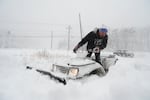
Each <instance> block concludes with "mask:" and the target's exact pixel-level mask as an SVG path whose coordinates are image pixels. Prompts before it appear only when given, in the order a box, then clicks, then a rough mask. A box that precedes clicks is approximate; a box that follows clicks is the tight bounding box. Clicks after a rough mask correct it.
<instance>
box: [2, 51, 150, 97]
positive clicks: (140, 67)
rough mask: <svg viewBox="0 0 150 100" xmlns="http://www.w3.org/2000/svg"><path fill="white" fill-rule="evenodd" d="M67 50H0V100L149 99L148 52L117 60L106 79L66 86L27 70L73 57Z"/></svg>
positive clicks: (73, 82)
mask: <svg viewBox="0 0 150 100" xmlns="http://www.w3.org/2000/svg"><path fill="white" fill-rule="evenodd" d="M74 56H75V54H73V53H71V52H69V53H68V52H66V51H61V52H60V51H47V50H25V49H0V100H150V95H149V94H150V77H149V76H150V63H149V59H150V53H147V52H143V53H137V52H136V53H135V57H134V58H122V57H118V59H119V60H118V62H117V63H116V65H114V66H112V67H110V70H109V73H108V74H107V75H106V76H105V77H101V78H100V77H97V76H92V77H89V78H88V79H86V80H81V81H73V80H70V81H69V82H68V84H67V85H65V86H64V85H63V84H59V83H56V82H54V81H52V80H50V79H49V78H48V77H47V76H44V75H41V74H39V73H37V72H35V71H29V70H26V65H28V64H32V65H33V66H36V64H37V63H36V62H38V64H39V65H40V66H41V67H48V66H49V65H50V64H52V63H54V62H57V61H63V60H64V58H69V57H74Z"/></svg>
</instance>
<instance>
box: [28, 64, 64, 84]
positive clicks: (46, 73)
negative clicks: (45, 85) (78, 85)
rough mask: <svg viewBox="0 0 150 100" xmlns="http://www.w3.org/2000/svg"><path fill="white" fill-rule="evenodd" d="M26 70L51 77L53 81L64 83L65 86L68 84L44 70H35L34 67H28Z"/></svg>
mask: <svg viewBox="0 0 150 100" xmlns="http://www.w3.org/2000/svg"><path fill="white" fill-rule="evenodd" d="M26 69H29V70H33V69H34V70H35V71H37V72H39V73H41V74H43V75H47V76H49V77H50V79H52V80H55V81H58V82H59V83H62V84H63V85H66V84H67V82H66V80H65V79H64V78H60V77H57V76H55V75H53V74H52V73H50V72H47V71H44V70H40V69H35V68H33V67H30V66H26Z"/></svg>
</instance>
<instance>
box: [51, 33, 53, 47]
mask: <svg viewBox="0 0 150 100" xmlns="http://www.w3.org/2000/svg"><path fill="white" fill-rule="evenodd" d="M52 48H53V31H51V49H52Z"/></svg>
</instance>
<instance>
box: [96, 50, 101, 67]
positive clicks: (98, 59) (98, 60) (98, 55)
mask: <svg viewBox="0 0 150 100" xmlns="http://www.w3.org/2000/svg"><path fill="white" fill-rule="evenodd" d="M95 61H96V62H98V63H99V64H101V59H100V53H95ZM101 65H102V64H101Z"/></svg>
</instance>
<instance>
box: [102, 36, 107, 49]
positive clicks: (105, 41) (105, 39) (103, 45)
mask: <svg viewBox="0 0 150 100" xmlns="http://www.w3.org/2000/svg"><path fill="white" fill-rule="evenodd" d="M107 41H108V35H106V37H105V38H104V41H103V44H102V46H101V49H104V48H106V46H107Z"/></svg>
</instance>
